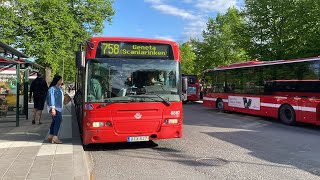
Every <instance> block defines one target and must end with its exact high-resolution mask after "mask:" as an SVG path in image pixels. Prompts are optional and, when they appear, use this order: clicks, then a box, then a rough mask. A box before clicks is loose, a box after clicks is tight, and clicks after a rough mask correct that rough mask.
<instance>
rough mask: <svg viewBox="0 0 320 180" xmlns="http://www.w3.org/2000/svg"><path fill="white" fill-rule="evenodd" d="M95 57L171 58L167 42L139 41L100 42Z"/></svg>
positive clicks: (171, 53)
mask: <svg viewBox="0 0 320 180" xmlns="http://www.w3.org/2000/svg"><path fill="white" fill-rule="evenodd" d="M96 57H97V58H131V59H165V60H169V59H171V60H173V59H174V58H173V52H172V48H171V46H170V45H168V44H157V43H141V42H114V41H110V42H100V43H99V45H98V49H97V54H96Z"/></svg>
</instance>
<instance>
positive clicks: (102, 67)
mask: <svg viewBox="0 0 320 180" xmlns="http://www.w3.org/2000/svg"><path fill="white" fill-rule="evenodd" d="M179 77H180V74H179V62H177V61H172V60H150V59H100V58H99V59H91V60H89V61H88V64H87V91H86V98H85V99H86V102H103V103H112V102H161V101H180V98H181V97H180V96H179V94H181V92H180V89H181V88H180V87H178V86H179Z"/></svg>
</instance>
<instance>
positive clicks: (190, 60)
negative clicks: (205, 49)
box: [179, 42, 196, 74]
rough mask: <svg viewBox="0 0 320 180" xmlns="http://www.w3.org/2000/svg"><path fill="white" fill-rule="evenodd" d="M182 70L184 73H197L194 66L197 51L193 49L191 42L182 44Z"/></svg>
mask: <svg viewBox="0 0 320 180" xmlns="http://www.w3.org/2000/svg"><path fill="white" fill-rule="evenodd" d="M179 48H180V55H181V70H182V73H183V74H196V72H195V70H194V67H195V64H194V60H195V58H196V55H195V53H194V52H193V51H192V46H191V44H190V43H188V42H187V43H184V44H182V45H180V47H179Z"/></svg>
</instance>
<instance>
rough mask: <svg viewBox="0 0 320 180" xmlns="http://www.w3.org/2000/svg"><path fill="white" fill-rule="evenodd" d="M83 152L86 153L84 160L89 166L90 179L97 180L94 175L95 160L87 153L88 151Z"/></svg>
mask: <svg viewBox="0 0 320 180" xmlns="http://www.w3.org/2000/svg"><path fill="white" fill-rule="evenodd" d="M83 152H84V160H85V162H86V165H87V173H88V177H89V179H90V180H93V179H95V178H94V173H93V158H92V156H91V153H90V152H86V151H83Z"/></svg>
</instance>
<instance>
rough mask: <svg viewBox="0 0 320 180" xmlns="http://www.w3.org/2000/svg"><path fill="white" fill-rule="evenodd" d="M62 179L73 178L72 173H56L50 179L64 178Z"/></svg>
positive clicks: (60, 179) (58, 179)
mask: <svg viewBox="0 0 320 180" xmlns="http://www.w3.org/2000/svg"><path fill="white" fill-rule="evenodd" d="M62 179H66V180H67V179H73V175H72V174H54V175H52V176H51V179H50V180H62Z"/></svg>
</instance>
